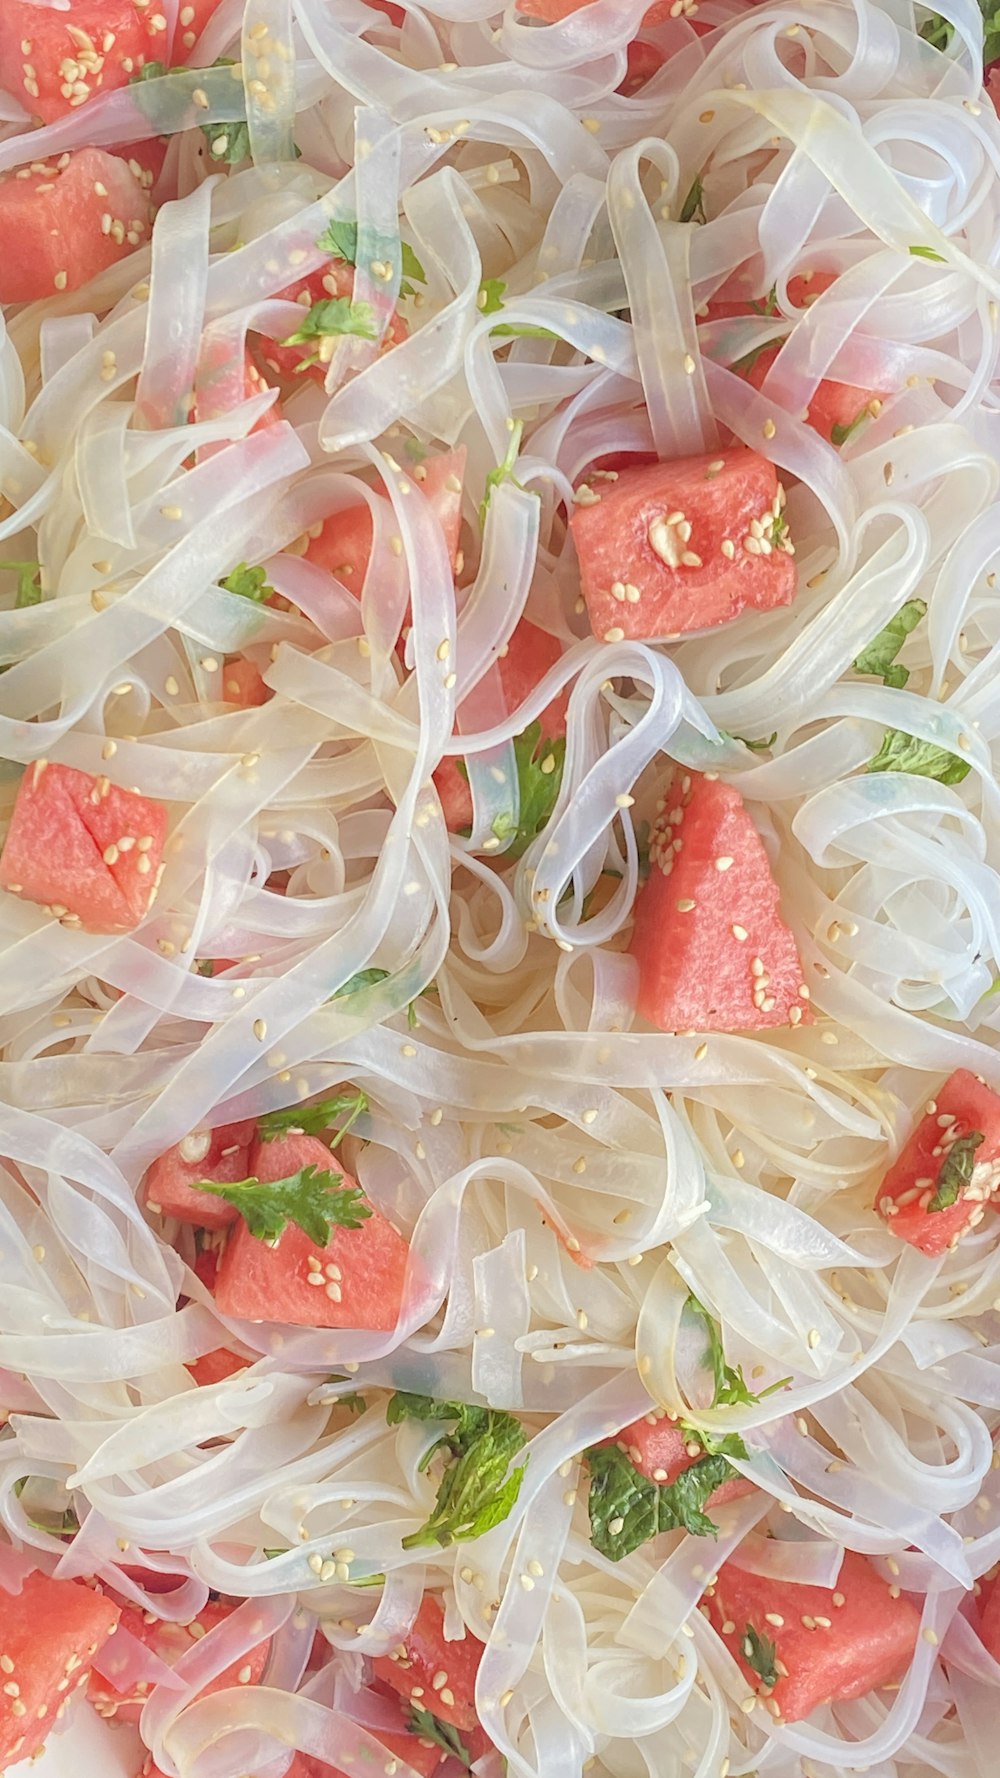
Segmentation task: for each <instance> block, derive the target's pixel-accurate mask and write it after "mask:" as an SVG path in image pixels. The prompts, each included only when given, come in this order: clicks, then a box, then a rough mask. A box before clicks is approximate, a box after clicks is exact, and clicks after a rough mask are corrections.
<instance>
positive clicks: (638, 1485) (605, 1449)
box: [586, 1444, 736, 1562]
mask: <svg viewBox="0 0 1000 1778" xmlns="http://www.w3.org/2000/svg"><path fill="white" fill-rule="evenodd" d="M586 1457H587V1466H588V1468H589V1470H590V1494H589V1496H588V1511H589V1513H590V1541H591V1543H592V1544H593V1546H594V1548H595V1550H599V1551H600V1553H601V1555H602V1556H607V1557H608V1559H609V1561H612V1562H620V1561H621V1559H622V1557H623V1556H630V1555H631V1554H632V1552H633V1550H637V1549H639V1548H640V1546H641V1545H642V1544H644V1543H647V1542H648V1541H649V1539H650V1538H651V1537H656V1536H657V1535H658V1534H659V1533H660V1532H661V1531H674V1530H677V1529H678V1528H680V1529H681V1530H684V1531H687V1532H688V1533H689V1534H690V1535H691V1536H692V1537H717V1536H718V1532H719V1528H718V1526H717V1525H716V1523H715V1521H714V1519H710V1518H709V1516H708V1514H707V1513H706V1512H705V1511H704V1510H703V1509H704V1506H705V1503H706V1501H707V1500H709V1499H710V1497H711V1496H712V1495H713V1494H714V1492H715V1490H716V1488H719V1487H721V1486H722V1483H723V1482H726V1481H728V1480H729V1479H730V1477H731V1476H733V1475H735V1473H736V1471H735V1470H734V1469H733V1466H732V1464H731V1463H730V1461H729V1459H728V1457H726V1456H724V1455H723V1454H722V1453H721V1452H719V1453H707V1454H706V1455H705V1456H704V1457H699V1458H698V1459H697V1461H696V1462H694V1463H692V1464H691V1465H690V1467H689V1468H687V1469H685V1470H682V1472H681V1474H680V1475H679V1476H678V1477H677V1479H676V1481H674V1482H654V1481H651V1480H650V1479H649V1477H648V1476H644V1475H643V1474H642V1473H641V1472H640V1471H639V1470H638V1469H636V1467H635V1464H634V1463H633V1462H632V1460H631V1458H630V1457H627V1456H626V1454H625V1452H624V1451H622V1450H620V1449H619V1447H618V1446H617V1445H616V1444H609V1445H592V1446H591V1447H590V1449H589V1450H588V1451H587V1453H586Z"/></svg>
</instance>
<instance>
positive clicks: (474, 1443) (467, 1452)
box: [385, 1391, 525, 1550]
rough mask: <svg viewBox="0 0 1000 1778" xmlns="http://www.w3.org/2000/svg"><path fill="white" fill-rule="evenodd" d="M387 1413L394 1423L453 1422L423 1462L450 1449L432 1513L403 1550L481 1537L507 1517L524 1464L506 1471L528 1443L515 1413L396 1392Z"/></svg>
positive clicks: (522, 1475)
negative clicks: (421, 1421) (411, 1421)
mask: <svg viewBox="0 0 1000 1778" xmlns="http://www.w3.org/2000/svg"><path fill="white" fill-rule="evenodd" d="M385 1417H386V1421H387V1423H388V1425H390V1426H395V1425H398V1424H399V1422H400V1421H402V1420H408V1419H409V1420H428V1421H441V1422H442V1423H445V1424H447V1423H449V1422H451V1423H452V1424H451V1427H450V1430H449V1431H447V1432H444V1433H443V1434H442V1436H441V1438H439V1439H438V1440H437V1442H436V1444H434V1445H433V1446H432V1447H431V1449H430V1450H429V1451H428V1452H427V1453H426V1455H425V1457H424V1459H423V1462H422V1464H421V1468H422V1469H426V1468H427V1467H428V1465H429V1464H430V1462H431V1459H432V1458H433V1457H434V1456H435V1455H436V1453H437V1452H438V1451H440V1450H442V1449H444V1450H446V1451H447V1453H448V1457H449V1461H448V1463H447V1464H446V1467H445V1469H444V1471H443V1473H442V1476H441V1480H440V1482H439V1484H438V1491H437V1499H436V1501H435V1504H434V1511H433V1512H432V1513H431V1516H430V1518H429V1519H428V1520H427V1523H426V1524H425V1525H422V1526H421V1528H420V1530H419V1531H413V1532H411V1533H410V1535H409V1537H404V1538H403V1548H404V1550H411V1549H417V1548H419V1547H420V1546H421V1545H423V1544H432V1543H436V1544H440V1545H441V1546H442V1548H445V1547H447V1546H448V1545H449V1544H453V1543H462V1542H465V1541H466V1540H468V1539H470V1538H475V1537H482V1536H484V1535H485V1533H486V1532H487V1531H490V1530H492V1528H493V1526H494V1525H499V1524H501V1523H502V1522H503V1520H504V1519H506V1518H507V1516H508V1514H509V1513H510V1512H511V1510H512V1508H513V1506H514V1503H515V1502H516V1500H517V1497H518V1495H519V1493H520V1491H521V1483H522V1481H523V1480H524V1467H525V1466H524V1465H523V1464H522V1465H521V1466H520V1467H519V1468H518V1469H515V1470H513V1471H512V1472H511V1474H510V1475H508V1473H507V1471H508V1469H509V1468H510V1462H511V1459H512V1457H514V1456H515V1455H516V1453H517V1452H518V1451H519V1450H520V1449H521V1448H522V1446H523V1444H524V1430H523V1428H522V1426H521V1423H520V1421H519V1420H517V1419H515V1417H514V1415H513V1414H507V1413H504V1412H502V1411H501V1410H499V1409H496V1408H477V1407H471V1406H468V1405H467V1404H465V1403H464V1402H456V1401H436V1400H435V1398H434V1397H433V1396H431V1395H411V1394H409V1393H408V1392H406V1391H398V1392H397V1393H396V1394H395V1395H394V1396H392V1398H391V1399H390V1401H389V1404H388V1406H387V1408H386V1414H385Z"/></svg>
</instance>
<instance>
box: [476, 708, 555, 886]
mask: <svg viewBox="0 0 1000 1778" xmlns="http://www.w3.org/2000/svg"><path fill="white" fill-rule="evenodd" d="M514 759H515V762H516V765H517V791H518V816H517V821H516V822H515V820H514V816H513V813H512V812H508V811H507V810H502V811H501V813H500V814H499V815H497V816H496V817H495V818H494V821H493V833H494V835H495V836H496V838H497V839H498V840H503V841H508V840H509V841H510V844H509V845H507V847H506V850H505V853H504V856H505V858H506V859H512V858H520V856H521V854H522V853H523V852H525V851H526V850H527V848H528V847H529V846H530V845H531V842H532V840H533V839H535V838H536V837H537V836H538V834H540V833H541V831H542V829H543V827H544V826H545V824H546V822H547V821H548V819H549V817H550V815H551V814H552V811H553V809H554V808H555V806H556V798H557V797H558V795H559V786H560V784H561V783H562V774H563V765H564V764H565V760H566V737H565V735H559V736H557V737H556V739H555V740H553V741H546V740H543V739H542V725H541V723H540V722H532V723H529V724H528V727H527V728H526V729H524V730H523V732H522V733H521V734H519V735H518V736H517V738H516V739H515V741H514Z"/></svg>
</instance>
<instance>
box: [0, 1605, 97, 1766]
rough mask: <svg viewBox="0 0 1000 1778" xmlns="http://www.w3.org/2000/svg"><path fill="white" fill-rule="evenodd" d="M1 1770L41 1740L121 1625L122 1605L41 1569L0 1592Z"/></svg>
mask: <svg viewBox="0 0 1000 1778" xmlns="http://www.w3.org/2000/svg"><path fill="white" fill-rule="evenodd" d="M0 1601H2V1612H3V1629H2V1631H0V1662H2V1664H3V1679H4V1683H3V1688H2V1690H0V1771H6V1769H7V1766H8V1765H9V1764H10V1765H13V1764H14V1763H15V1762H16V1763H17V1764H18V1765H20V1763H21V1761H22V1760H24V1761H25V1762H26V1761H27V1760H28V1759H29V1758H30V1757H31V1756H32V1755H33V1754H35V1753H36V1752H37V1751H38V1749H39V1748H40V1747H41V1746H42V1745H43V1744H44V1741H45V1737H46V1735H47V1734H48V1732H49V1730H50V1729H51V1728H52V1726H53V1724H54V1723H55V1722H56V1721H57V1719H58V1718H59V1717H61V1716H63V1715H65V1712H66V1709H67V1705H68V1703H69V1700H70V1699H71V1697H72V1696H73V1693H74V1692H75V1691H77V1690H78V1688H79V1687H80V1686H83V1685H86V1683H87V1681H88V1679H89V1678H90V1663H91V1661H92V1660H93V1657H94V1656H95V1655H96V1653H97V1651H98V1649H100V1648H102V1647H103V1646H104V1644H105V1643H106V1642H107V1640H108V1637H109V1636H111V1635H113V1633H114V1631H115V1630H116V1629H117V1628H118V1619H119V1618H120V1616H121V1607H120V1606H118V1605H115V1604H113V1603H112V1601H111V1600H110V1599H107V1598H105V1596H104V1594H103V1593H99V1592H97V1591H96V1590H94V1589H93V1588H91V1587H86V1586H84V1585H83V1583H82V1581H76V1580H53V1579H52V1578H51V1577H50V1576H49V1575H47V1574H42V1573H40V1572H39V1571H38V1570H36V1571H35V1572H34V1573H32V1574H29V1575H28V1577H27V1579H26V1580H25V1583H24V1586H23V1588H22V1590H21V1592H20V1593H16V1594H15V1593H2V1594H0Z"/></svg>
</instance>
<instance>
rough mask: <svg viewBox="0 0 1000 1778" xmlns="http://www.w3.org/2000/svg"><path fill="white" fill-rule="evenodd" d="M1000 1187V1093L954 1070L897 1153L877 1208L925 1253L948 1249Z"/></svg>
mask: <svg viewBox="0 0 1000 1778" xmlns="http://www.w3.org/2000/svg"><path fill="white" fill-rule="evenodd" d="M998 1188H1000V1095H998V1094H996V1093H994V1092H993V1091H992V1090H991V1088H990V1087H988V1086H986V1085H985V1084H984V1083H983V1082H982V1081H981V1080H980V1079H979V1078H978V1076H977V1075H975V1074H970V1073H969V1070H968V1069H967V1068H956V1070H955V1072H954V1074H950V1075H949V1076H948V1079H947V1080H946V1081H945V1083H944V1086H943V1087H942V1088H941V1090H940V1092H939V1093H938V1094H937V1096H936V1098H935V1099H933V1100H931V1101H929V1103H928V1105H927V1108H926V1110H925V1112H924V1115H923V1117H922V1118H921V1119H920V1122H919V1123H918V1124H917V1126H916V1129H915V1130H914V1131H913V1132H912V1134H911V1135H910V1137H909V1140H908V1141H907V1142H906V1143H905V1145H904V1147H903V1149H902V1151H901V1153H900V1154H899V1155H897V1157H896V1159H895V1161H894V1162H893V1164H892V1166H891V1167H890V1168H889V1171H888V1173H887V1174H886V1176H885V1178H884V1179H883V1181H882V1184H881V1185H880V1186H879V1189H878V1196H877V1197H876V1200H875V1207H876V1209H877V1210H878V1211H879V1212H880V1213H881V1215H882V1216H883V1217H884V1218H885V1220H886V1222H887V1223H888V1225H889V1227H890V1228H891V1230H892V1232H893V1234H894V1235H898V1236H899V1238H900V1240H902V1241H909V1242H910V1244H911V1246H913V1247H919V1248H920V1251H921V1253H944V1251H945V1249H946V1248H948V1247H953V1246H954V1245H955V1243H956V1242H957V1241H958V1239H959V1237H960V1236H961V1235H963V1234H964V1233H965V1231H966V1230H967V1229H970V1228H975V1226H976V1224H977V1223H980V1222H982V1220H983V1217H984V1216H985V1214H986V1206H987V1204H988V1203H989V1202H990V1201H991V1200H992V1199H993V1198H994V1197H995V1194H996V1192H997V1189H998Z"/></svg>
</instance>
